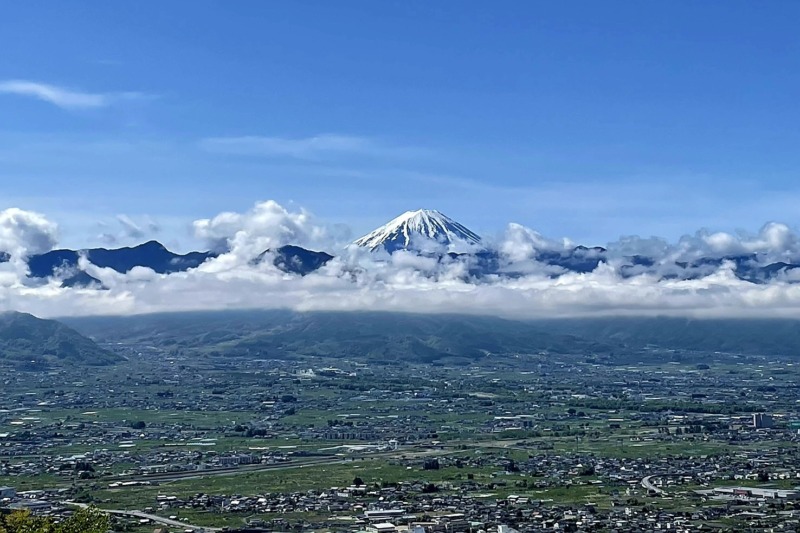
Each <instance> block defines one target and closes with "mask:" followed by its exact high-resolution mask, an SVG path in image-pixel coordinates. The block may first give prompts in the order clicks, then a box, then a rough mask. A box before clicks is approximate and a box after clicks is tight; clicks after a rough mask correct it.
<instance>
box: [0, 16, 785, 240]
mask: <svg viewBox="0 0 800 533" xmlns="http://www.w3.org/2000/svg"><path fill="white" fill-rule="evenodd" d="M799 17H800V4H799V3H797V2H788V1H785V2H781V1H775V2H735V1H729V2H701V1H698V2H660V3H657V2H632V1H631V2H611V1H609V2H547V3H545V2H527V1H524V2H522V1H521V2H511V1H508V2H500V3H497V2H467V1H457V2H456V1H451V2H447V1H439V2H421V1H402V2H401V1H382V2H374V1H364V2H347V1H345V2H329V1H320V2H312V1H299V2H288V1H287V2H260V1H259V2H256V1H252V2H244V1H242V2H208V1H191V2H178V1H175V2H146V1H145V2H129V3H122V2H102V1H95V2H92V1H84V2H80V3H67V2H55V1H51V2H15V3H9V4H8V5H6V6H4V8H3V16H2V17H0V49H1V50H3V52H2V53H0V198H2V204H3V205H0V208H5V207H20V208H23V209H30V210H36V211H39V212H42V213H44V214H46V215H47V216H48V218H50V219H51V220H54V221H56V222H58V223H59V225H60V226H61V243H62V244H63V245H66V246H87V245H98V244H102V242H103V241H102V240H101V239H100V238H99V235H100V234H107V235H115V236H116V238H117V241H116V242H117V243H118V244H131V243H133V242H136V241H141V240H142V239H143V238H147V237H155V238H158V239H160V240H162V241H164V242H166V243H168V244H170V245H171V246H173V247H175V248H178V249H188V248H191V247H194V246H196V245H198V243H197V241H195V240H194V239H193V238H192V236H191V231H190V227H191V222H192V221H193V220H195V219H198V218H207V217H211V216H214V215H215V214H217V213H219V212H221V211H239V212H241V211H245V210H247V209H248V208H249V207H250V206H252V205H253V204H254V203H255V202H256V201H258V200H265V199H274V200H276V201H278V202H279V203H280V204H282V205H285V206H290V207H291V206H302V207H304V208H307V209H308V210H310V211H311V212H312V213H314V214H315V215H316V217H317V218H318V219H320V220H321V221H323V222H325V223H330V224H336V223H344V224H347V225H349V226H350V228H351V231H352V233H353V237H356V236H358V234H361V233H365V232H367V231H368V230H370V229H372V227H374V226H376V225H378V224H381V223H383V222H385V221H386V220H388V219H390V218H392V217H394V216H395V215H397V214H398V213H400V212H402V211H405V210H407V209H416V208H419V207H430V208H436V209H439V210H441V211H443V212H445V213H447V214H448V215H450V216H451V217H453V218H455V219H457V220H459V221H461V222H463V223H464V224H465V225H467V226H469V227H471V228H472V229H474V230H476V231H478V232H479V233H493V232H499V231H501V230H502V229H503V228H504V227H505V225H506V224H507V223H508V222H518V223H521V224H524V225H525V226H529V227H531V228H534V229H536V230H538V231H540V232H542V233H544V234H545V235H550V236H553V237H561V236H568V237H571V238H572V239H574V240H576V241H580V242H585V243H586V244H604V243H606V242H608V241H613V240H616V239H617V238H618V237H619V236H621V235H628V234H637V235H641V236H643V237H648V236H651V235H659V236H664V237H667V238H670V239H675V238H677V237H679V236H680V235H682V234H686V233H693V232H694V231H696V230H698V229H699V228H702V227H705V228H709V229H710V230H725V231H735V230H737V229H744V230H747V231H751V232H755V231H756V230H758V228H759V227H760V226H761V225H763V224H764V223H765V222H767V221H772V220H775V221H781V222H785V223H787V224H789V225H790V226H791V227H793V228H796V227H797V225H798V220H797V217H798V215H797V212H798V211H797V205H798V202H800V180H798V179H796V178H797V175H798V170H797V169H798V168H800V150H798V146H800V128H799V127H798V124H800V107H799V106H798V105H797V98H798V95H799V94H800V32H797V29H796V21H797V20H799V19H800V18H799ZM121 216H122V217H123V219H122V222H121V221H120V217H121ZM126 221H128V222H130V223H131V224H133V225H134V226H135V227H136V228H137V229H138V231H131V226H130V224H127V223H126Z"/></svg>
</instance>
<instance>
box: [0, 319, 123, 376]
mask: <svg viewBox="0 0 800 533" xmlns="http://www.w3.org/2000/svg"><path fill="white" fill-rule="evenodd" d="M119 359H120V357H119V356H117V355H115V354H113V353H111V352H110V351H108V350H105V349H103V348H101V347H100V346H98V345H97V344H96V343H95V342H94V341H93V340H91V339H89V338H87V337H84V336H83V335H81V334H80V333H78V332H77V331H75V330H74V329H72V328H70V327H68V326H66V325H64V324H62V323H60V322H57V321H55V320H43V319H41V318H37V317H35V316H33V315H29V314H27V313H17V312H6V313H0V360H4V361H11V362H18V363H20V364H35V365H43V364H44V365H48V364H54V363H70V364H86V365H107V364H111V363H114V362H115V361H118V360H119Z"/></svg>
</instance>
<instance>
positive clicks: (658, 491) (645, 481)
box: [642, 476, 664, 494]
mask: <svg viewBox="0 0 800 533" xmlns="http://www.w3.org/2000/svg"><path fill="white" fill-rule="evenodd" d="M654 477H658V476H647V477H646V478H644V479H643V480H642V487H644V488H646V489H647V490H648V492H649V491H651V490H652V491H653V492H655V493H656V494H664V491H663V490H661V489H659V488H658V487H656V486H655V485H653V482H652V481H650V480H651V479H653V478H654Z"/></svg>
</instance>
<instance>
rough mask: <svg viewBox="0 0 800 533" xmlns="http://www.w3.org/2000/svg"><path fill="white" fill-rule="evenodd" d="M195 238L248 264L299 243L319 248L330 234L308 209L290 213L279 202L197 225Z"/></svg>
mask: <svg viewBox="0 0 800 533" xmlns="http://www.w3.org/2000/svg"><path fill="white" fill-rule="evenodd" d="M193 227H194V233H195V237H196V238H198V239H200V240H202V241H203V242H205V243H206V245H207V246H208V248H209V249H211V250H215V251H228V252H229V253H228V254H226V255H227V256H229V257H227V258H226V259H227V260H234V259H235V260H236V262H247V261H249V260H250V259H252V258H253V257H256V256H257V255H258V254H260V253H261V252H263V251H265V250H267V249H271V248H277V247H279V246H283V245H284V244H295V245H299V246H311V247H319V246H320V245H321V244H322V243H323V242H325V241H326V239H327V237H328V236H329V235H328V231H327V230H326V228H324V227H323V226H320V225H318V224H315V223H314V220H313V217H312V215H311V214H310V213H309V212H308V211H306V210H305V209H300V210H297V211H290V210H288V209H286V208H285V207H283V206H281V205H280V204H278V203H277V202H274V201H272V200H268V201H266V202H258V203H256V204H255V205H254V206H253V207H252V209H250V210H249V211H247V212H245V213H233V212H225V213H220V214H218V215H217V216H215V217H213V218H206V219H200V220H196V221H195V222H194V223H193Z"/></svg>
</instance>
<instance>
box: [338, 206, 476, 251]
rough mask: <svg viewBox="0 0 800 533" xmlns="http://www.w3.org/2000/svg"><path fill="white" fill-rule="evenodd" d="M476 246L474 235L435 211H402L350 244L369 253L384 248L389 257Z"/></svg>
mask: <svg viewBox="0 0 800 533" xmlns="http://www.w3.org/2000/svg"><path fill="white" fill-rule="evenodd" d="M480 243H481V238H480V237H479V236H478V235H477V234H476V233H474V232H473V231H471V230H469V229H468V228H466V227H465V226H462V225H461V224H459V223H458V222H456V221H455V220H453V219H452V218H450V217H448V216H447V215H444V214H442V213H440V212H439V211H436V210H435V209H418V210H416V211H406V212H405V213H403V214H402V215H400V216H399V217H397V218H395V219H393V220H391V221H389V222H388V223H387V224H385V225H383V226H381V227H380V228H378V229H376V230H375V231H373V232H371V233H368V234H367V235H364V236H363V237H361V238H360V239H358V240H356V241H355V242H354V243H353V244H354V245H355V246H361V247H364V248H369V249H370V250H372V251H375V250H377V249H379V248H384V249H385V250H386V251H388V252H389V253H392V252H395V251H397V250H415V251H431V250H430V245H434V246H435V247H438V248H441V247H442V246H445V247H447V248H448V251H454V250H452V248H453V247H459V246H467V247H472V246H475V245H480Z"/></svg>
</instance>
